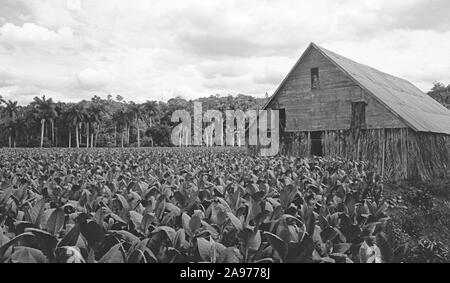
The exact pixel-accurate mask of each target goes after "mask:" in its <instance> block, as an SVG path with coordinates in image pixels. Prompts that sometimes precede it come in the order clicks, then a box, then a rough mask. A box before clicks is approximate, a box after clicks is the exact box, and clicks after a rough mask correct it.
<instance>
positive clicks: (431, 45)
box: [0, 0, 450, 103]
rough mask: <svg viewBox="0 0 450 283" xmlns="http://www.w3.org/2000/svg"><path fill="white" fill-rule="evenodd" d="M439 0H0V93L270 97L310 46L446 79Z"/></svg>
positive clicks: (445, 31)
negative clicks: (315, 44)
mask: <svg viewBox="0 0 450 283" xmlns="http://www.w3.org/2000/svg"><path fill="white" fill-rule="evenodd" d="M449 12H450V1H448V0H431V1H430V0H386V1H384V0H370V1H369V0H365V1H361V0H314V1H300V0H285V1H282V0H246V1H235V0H226V1H225V0H217V1H215V0H201V1H193V0H180V1H178V0H161V1H159V0H127V1H125V0H95V1H93V0H0V94H1V95H3V97H6V98H8V99H14V100H18V101H19V102H20V103H28V102H29V101H31V99H32V98H33V97H34V96H36V95H40V94H47V96H51V97H53V98H54V99H55V100H63V101H78V100H81V99H89V98H90V97H92V96H93V95H94V94H95V95H99V96H102V97H105V96H106V95H107V94H112V95H114V96H115V95H117V94H120V95H122V96H123V97H125V99H127V100H135V101H139V102H142V101H145V100H151V99H161V100H167V99H170V98H172V97H175V96H177V95H181V96H183V97H185V98H196V97H200V96H209V95H211V94H223V95H226V94H233V95H234V94H238V93H244V94H250V95H255V96H261V97H262V96H264V94H265V93H266V92H268V93H269V94H272V93H273V91H274V90H275V89H276V87H277V86H278V84H279V83H280V82H281V80H282V79H283V78H284V76H285V75H286V74H287V72H288V71H289V70H290V68H291V67H292V66H293V65H294V63H295V61H296V60H297V59H298V57H299V56H300V55H301V53H302V52H303V51H304V50H305V48H306V47H307V45H308V44H309V42H311V41H314V42H315V43H317V44H319V45H321V46H323V47H325V48H327V49H331V50H333V51H335V52H337V53H340V54H342V55H344V56H347V57H350V58H352V59H354V60H356V61H358V62H361V63H365V64H368V65H371V66H373V67H375V68H378V69H381V70H382V71H385V72H388V73H391V74H394V75H398V76H401V77H404V78H406V79H408V80H410V81H412V82H413V83H415V84H416V85H417V86H418V87H419V88H421V89H422V90H424V91H427V90H429V89H430V87H431V85H432V82H433V81H436V80H438V81H442V82H444V83H446V84H449V83H450V17H449Z"/></svg>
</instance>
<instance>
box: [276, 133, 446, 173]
mask: <svg viewBox="0 0 450 283" xmlns="http://www.w3.org/2000/svg"><path fill="white" fill-rule="evenodd" d="M322 147H323V153H324V156H331V157H343V158H345V159H349V160H359V161H366V162H368V163H369V164H370V165H371V166H372V167H373V169H374V170H375V171H376V172H377V173H378V174H380V175H381V176H383V177H384V178H385V179H387V180H405V179H417V180H423V181H429V180H431V179H433V178H448V177H449V176H450V137H449V136H446V135H439V134H432V133H416V132H414V131H412V130H411V129H407V128H405V129H403V128H400V129H372V130H364V131H362V132H361V135H360V138H359V139H358V140H354V139H353V138H352V135H351V132H350V131H348V130H344V131H341V130H339V131H326V132H324V133H323V135H322ZM280 154H282V155H289V156H297V157H310V156H311V140H310V138H309V133H305V132H291V133H287V134H286V135H285V136H283V137H282V142H281V150H280Z"/></svg>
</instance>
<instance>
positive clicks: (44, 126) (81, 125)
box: [0, 95, 264, 147]
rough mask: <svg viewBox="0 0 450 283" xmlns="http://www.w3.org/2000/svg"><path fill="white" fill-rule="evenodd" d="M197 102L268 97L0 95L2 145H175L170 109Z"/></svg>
mask: <svg viewBox="0 0 450 283" xmlns="http://www.w3.org/2000/svg"><path fill="white" fill-rule="evenodd" d="M196 101H198V102H202V103H203V107H204V111H206V110H208V109H215V110H219V111H225V110H234V109H240V110H243V111H246V110H247V109H259V108H260V107H261V105H262V103H263V101H264V99H258V98H254V97H251V96H246V95H237V96H231V95H229V96H218V95H216V96H210V97H207V98H200V99H197V100H185V99H183V98H181V97H177V98H173V99H170V100H169V101H167V102H162V101H159V102H158V101H147V102H145V103H141V104H138V103H134V102H131V101H129V102H127V101H125V100H124V98H123V97H121V96H117V97H115V98H113V97H112V96H108V97H107V98H106V99H101V98H100V97H98V96H94V97H93V98H92V99H91V100H90V101H81V102H79V103H64V102H54V101H53V100H52V99H51V98H47V97H45V96H43V97H35V98H34V101H33V102H31V103H30V104H29V105H26V106H20V105H18V103H17V101H10V100H9V101H6V100H3V99H1V97H0V147H2V146H3V147H6V146H7V147H140V146H171V142H170V134H171V130H172V128H173V126H174V125H173V123H172V122H171V116H172V113H173V112H174V111H176V110H179V109H184V110H188V111H191V112H193V105H194V102H196Z"/></svg>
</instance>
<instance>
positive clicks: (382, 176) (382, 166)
mask: <svg viewBox="0 0 450 283" xmlns="http://www.w3.org/2000/svg"><path fill="white" fill-rule="evenodd" d="M382 131H383V134H382V142H383V145H382V148H383V153H382V159H381V179H384V157H385V150H386V130H385V129H383V130H382Z"/></svg>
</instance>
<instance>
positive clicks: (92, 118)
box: [87, 101, 106, 148]
mask: <svg viewBox="0 0 450 283" xmlns="http://www.w3.org/2000/svg"><path fill="white" fill-rule="evenodd" d="M87 112H88V114H89V122H90V123H91V125H92V127H93V129H92V133H91V147H92V148H93V147H95V146H96V143H97V140H98V134H99V132H100V127H101V123H102V120H103V117H104V115H105V113H106V110H105V106H104V105H103V104H101V103H100V102H97V101H95V102H91V103H90V105H89V107H88V109H87ZM94 137H95V143H94Z"/></svg>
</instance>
